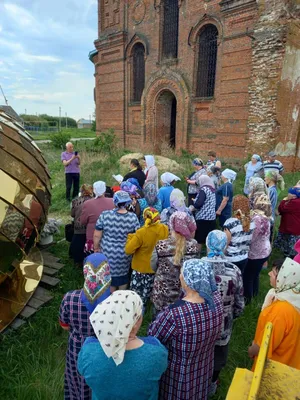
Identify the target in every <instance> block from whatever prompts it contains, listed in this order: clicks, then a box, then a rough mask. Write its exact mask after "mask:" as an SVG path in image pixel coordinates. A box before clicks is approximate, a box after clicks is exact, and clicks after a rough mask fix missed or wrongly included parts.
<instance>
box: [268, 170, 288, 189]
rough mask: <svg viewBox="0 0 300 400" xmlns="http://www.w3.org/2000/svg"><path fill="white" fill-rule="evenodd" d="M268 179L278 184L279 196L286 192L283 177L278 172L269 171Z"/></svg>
mask: <svg viewBox="0 0 300 400" xmlns="http://www.w3.org/2000/svg"><path fill="white" fill-rule="evenodd" d="M266 177H267V178H269V179H271V180H272V181H273V182H274V183H275V184H276V189H277V192H278V194H279V193H280V192H281V191H282V190H284V186H285V184H284V180H283V177H282V176H281V175H280V174H279V173H278V172H277V171H267V172H266Z"/></svg>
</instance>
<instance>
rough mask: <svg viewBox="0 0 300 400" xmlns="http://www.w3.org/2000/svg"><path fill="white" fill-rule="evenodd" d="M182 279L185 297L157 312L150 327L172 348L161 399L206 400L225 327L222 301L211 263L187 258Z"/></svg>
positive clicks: (160, 395) (162, 382)
mask: <svg viewBox="0 0 300 400" xmlns="http://www.w3.org/2000/svg"><path fill="white" fill-rule="evenodd" d="M180 281H181V285H182V288H183V291H184V293H185V296H184V298H183V299H182V300H177V301H176V302H175V303H174V304H172V305H170V306H169V307H167V308H165V310H163V311H162V312H161V313H160V314H158V316H157V318H156V320H155V321H154V322H153V323H152V324H151V325H150V327H149V330H148V334H149V335H153V336H155V337H157V338H158V339H159V341H160V342H161V343H162V344H164V345H165V346H166V347H167V349H168V351H169V365H168V369H167V371H166V372H165V373H164V374H163V376H162V378H161V381H160V391H159V399H160V400H206V399H207V397H208V391H209V386H210V383H211V379H212V375H213V368H214V347H215V343H216V340H217V338H218V337H219V335H220V332H221V327H222V300H221V297H220V295H219V293H218V291H217V286H216V281H215V277H214V272H213V268H212V266H211V264H208V263H205V262H202V261H201V260H199V259H191V260H187V261H185V262H184V263H183V267H182V271H181V274H180ZM197 338H198V339H197ZM199 338H201V340H200V339H199Z"/></svg>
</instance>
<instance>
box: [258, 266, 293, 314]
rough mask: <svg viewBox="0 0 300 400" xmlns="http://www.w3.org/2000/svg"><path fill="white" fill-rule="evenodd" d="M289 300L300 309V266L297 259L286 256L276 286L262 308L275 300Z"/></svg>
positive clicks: (267, 296) (269, 293) (270, 291)
mask: <svg viewBox="0 0 300 400" xmlns="http://www.w3.org/2000/svg"><path fill="white" fill-rule="evenodd" d="M276 300H279V301H287V302H288V303H290V304H292V305H293V306H294V307H296V308H298V309H300V268H299V264H298V263H297V262H296V261H293V260H291V259H290V258H286V259H285V261H284V263H283V264H282V267H281V268H280V270H279V273H278V276H277V279H276V288H275V289H274V288H272V289H271V290H269V292H268V294H267V295H266V298H265V301H264V304H263V306H262V309H264V308H266V307H268V306H269V305H271V304H272V303H273V302H274V301H276Z"/></svg>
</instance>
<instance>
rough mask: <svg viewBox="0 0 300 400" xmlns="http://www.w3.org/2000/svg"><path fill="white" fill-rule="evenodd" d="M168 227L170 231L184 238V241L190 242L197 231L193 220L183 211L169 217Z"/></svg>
mask: <svg viewBox="0 0 300 400" xmlns="http://www.w3.org/2000/svg"><path fill="white" fill-rule="evenodd" d="M169 226H170V229H171V230H172V231H174V232H176V233H179V234H180V235H181V236H184V237H185V238H186V240H190V239H191V238H192V235H193V233H194V232H195V231H196V229H197V225H196V222H195V220H194V218H192V217H191V216H190V215H188V214H187V213H185V212H183V211H176V212H174V213H173V214H172V215H171V218H170V221H169Z"/></svg>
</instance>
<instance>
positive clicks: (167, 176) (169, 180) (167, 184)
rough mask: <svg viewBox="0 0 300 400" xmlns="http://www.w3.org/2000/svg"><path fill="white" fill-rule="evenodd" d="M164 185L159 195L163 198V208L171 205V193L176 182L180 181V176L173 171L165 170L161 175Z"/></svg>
mask: <svg viewBox="0 0 300 400" xmlns="http://www.w3.org/2000/svg"><path fill="white" fill-rule="evenodd" d="M160 180H161V184H162V187H161V188H160V189H159V191H158V194H157V197H158V198H159V199H160V200H161V203H162V208H163V209H165V208H168V207H170V195H171V193H172V191H173V190H174V186H173V185H174V183H175V182H177V181H180V178H178V176H176V175H174V174H172V173H171V172H165V173H164V174H162V175H161V177H160Z"/></svg>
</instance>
